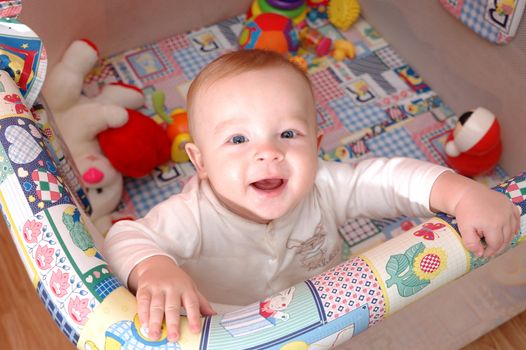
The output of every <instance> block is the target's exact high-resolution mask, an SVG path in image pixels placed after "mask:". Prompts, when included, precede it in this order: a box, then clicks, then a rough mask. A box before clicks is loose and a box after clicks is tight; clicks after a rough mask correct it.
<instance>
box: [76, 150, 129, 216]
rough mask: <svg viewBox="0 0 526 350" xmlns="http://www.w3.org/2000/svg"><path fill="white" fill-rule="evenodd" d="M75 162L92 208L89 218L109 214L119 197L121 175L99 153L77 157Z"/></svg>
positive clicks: (120, 192)
mask: <svg viewBox="0 0 526 350" xmlns="http://www.w3.org/2000/svg"><path fill="white" fill-rule="evenodd" d="M76 164H77V167H78V169H79V172H80V174H81V179H82V183H83V184H84V186H85V187H86V189H87V190H88V199H89V201H90V204H91V206H92V208H93V214H92V215H91V218H92V219H93V220H97V219H98V218H100V217H101V216H103V215H109V214H111V212H112V211H113V210H114V209H115V208H116V207H117V205H118V204H119V201H120V199H121V194H122V186H123V180H122V175H121V174H120V173H119V172H117V171H116V170H115V168H113V166H112V165H111V164H110V162H109V161H108V159H107V158H106V157H104V156H103V155H100V154H88V155H84V156H82V157H79V158H77V159H76Z"/></svg>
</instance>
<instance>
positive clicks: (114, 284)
mask: <svg viewBox="0 0 526 350" xmlns="http://www.w3.org/2000/svg"><path fill="white" fill-rule="evenodd" d="M121 286H122V284H121V283H120V282H119V280H118V279H117V278H116V277H115V276H111V277H109V278H106V279H105V280H103V281H102V282H100V283H98V284H97V285H96V286H95V292H96V293H97V295H99V296H100V300H104V299H105V298H106V297H107V296H108V295H109V294H110V293H111V292H113V291H114V290H115V289H117V288H119V287H121Z"/></svg>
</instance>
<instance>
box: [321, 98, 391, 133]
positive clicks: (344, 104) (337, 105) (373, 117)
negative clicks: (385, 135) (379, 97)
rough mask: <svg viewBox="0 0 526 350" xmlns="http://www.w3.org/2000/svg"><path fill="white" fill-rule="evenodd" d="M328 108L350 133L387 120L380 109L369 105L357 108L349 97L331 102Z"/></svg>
mask: <svg viewBox="0 0 526 350" xmlns="http://www.w3.org/2000/svg"><path fill="white" fill-rule="evenodd" d="M329 107H330V108H331V109H332V110H333V111H334V112H335V113H336V115H337V116H338V119H340V121H341V122H342V124H343V125H344V126H345V128H346V129H347V130H349V131H350V132H351V133H352V132H356V131H360V130H362V129H365V128H368V127H371V126H373V125H375V124H379V123H381V122H382V121H385V120H387V119H388V117H387V114H386V113H385V111H384V110H383V109H381V108H380V107H378V106H376V105H373V104H370V105H367V106H357V105H355V104H354V102H353V100H352V99H351V98H350V97H349V96H343V97H341V98H338V99H335V100H332V101H331V102H329Z"/></svg>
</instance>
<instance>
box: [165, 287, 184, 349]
mask: <svg viewBox="0 0 526 350" xmlns="http://www.w3.org/2000/svg"><path fill="white" fill-rule="evenodd" d="M180 313H181V300H180V297H179V295H177V296H176V297H175V298H174V297H169V298H167V300H166V310H165V315H166V328H167V331H168V340H169V341H172V342H173V341H177V340H178V339H179V324H180V319H181V316H180Z"/></svg>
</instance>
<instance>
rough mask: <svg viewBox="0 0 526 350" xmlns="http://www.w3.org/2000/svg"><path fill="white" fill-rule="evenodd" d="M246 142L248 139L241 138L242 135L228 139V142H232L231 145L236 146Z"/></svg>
mask: <svg viewBox="0 0 526 350" xmlns="http://www.w3.org/2000/svg"><path fill="white" fill-rule="evenodd" d="M247 141H248V139H247V138H246V137H245V136H243V135H236V136H234V137H232V138H231V139H230V142H232V143H233V144H236V145H237V144H240V143H244V142H247Z"/></svg>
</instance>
